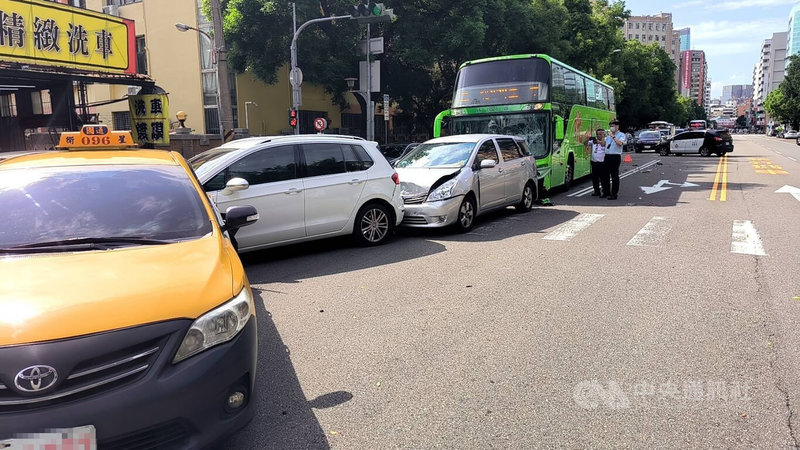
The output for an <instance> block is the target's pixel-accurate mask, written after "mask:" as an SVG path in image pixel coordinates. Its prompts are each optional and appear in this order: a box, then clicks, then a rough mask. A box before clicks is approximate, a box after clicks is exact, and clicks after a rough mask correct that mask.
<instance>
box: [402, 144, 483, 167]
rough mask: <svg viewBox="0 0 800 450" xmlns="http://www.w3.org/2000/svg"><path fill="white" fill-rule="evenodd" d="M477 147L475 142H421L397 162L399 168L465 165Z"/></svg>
mask: <svg viewBox="0 0 800 450" xmlns="http://www.w3.org/2000/svg"><path fill="white" fill-rule="evenodd" d="M474 148H475V143H474V142H437V143H427V144H421V145H419V146H418V147H416V148H415V149H414V150H412V151H411V152H410V153H409V154H407V155H406V156H404V157H402V158H401V159H400V161H398V162H397V165H396V167H398V168H418V167H428V168H455V167H464V165H465V164H467V160H468V159H469V157H470V155H471V154H472V150H473V149H474Z"/></svg>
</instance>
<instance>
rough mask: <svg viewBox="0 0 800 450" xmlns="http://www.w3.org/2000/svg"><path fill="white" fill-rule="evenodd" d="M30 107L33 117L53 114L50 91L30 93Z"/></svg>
mask: <svg viewBox="0 0 800 450" xmlns="http://www.w3.org/2000/svg"><path fill="white" fill-rule="evenodd" d="M31 107H32V108H33V115H35V116H40V115H49V114H53V106H52V104H51V103H50V90H49V89H46V90H43V91H33V92H31Z"/></svg>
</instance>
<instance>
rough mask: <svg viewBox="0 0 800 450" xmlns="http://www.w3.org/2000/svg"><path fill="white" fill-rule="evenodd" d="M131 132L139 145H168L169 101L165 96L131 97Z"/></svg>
mask: <svg viewBox="0 0 800 450" xmlns="http://www.w3.org/2000/svg"><path fill="white" fill-rule="evenodd" d="M128 107H129V108H130V110H131V128H133V129H132V130H131V132H132V133H133V139H134V140H135V141H136V143H137V144H139V145H144V144H153V145H169V99H168V98H167V95H166V94H150V95H132V96H130V97H128Z"/></svg>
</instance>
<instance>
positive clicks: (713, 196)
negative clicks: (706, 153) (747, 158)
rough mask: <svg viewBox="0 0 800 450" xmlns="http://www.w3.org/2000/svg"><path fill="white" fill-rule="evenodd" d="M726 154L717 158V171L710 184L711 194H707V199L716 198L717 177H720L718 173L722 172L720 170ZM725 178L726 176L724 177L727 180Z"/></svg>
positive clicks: (713, 199)
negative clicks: (712, 182) (712, 183)
mask: <svg viewBox="0 0 800 450" xmlns="http://www.w3.org/2000/svg"><path fill="white" fill-rule="evenodd" d="M727 156H728V155H727V154H725V155H724V156H723V157H721V158H719V162H718V163H717V173H716V174H715V175H714V185H713V186H711V195H709V196H708V199H709V200H711V201H712V202H714V201H716V200H717V190H718V189H719V179H720V175H721V174H722V171H723V170H724V160H725V158H726V157H727ZM727 179H728V178H727V177H725V180H726V181H727ZM720 197H721V196H720ZM720 201H723V200H722V198H720Z"/></svg>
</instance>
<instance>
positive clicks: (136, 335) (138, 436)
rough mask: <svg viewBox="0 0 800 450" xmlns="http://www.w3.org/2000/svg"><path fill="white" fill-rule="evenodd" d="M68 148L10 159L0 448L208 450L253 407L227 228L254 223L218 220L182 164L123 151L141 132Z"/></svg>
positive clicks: (242, 284) (243, 210)
mask: <svg viewBox="0 0 800 450" xmlns="http://www.w3.org/2000/svg"><path fill="white" fill-rule="evenodd" d="M92 141H94V143H92V144H91V145H94V146H95V147H94V148H86V147H85V146H86V145H89V144H86V143H90V142H92ZM61 142H62V144H59V145H60V146H63V147H67V148H68V151H57V152H46V153H39V154H31V155H25V156H18V157H15V158H10V159H6V160H4V161H3V162H0V205H3V210H4V217H6V220H3V221H0V265H2V267H3V270H1V271H0V310H2V318H3V320H0V361H2V364H0V411H2V413H0V415H1V416H2V420H0V448H8V447H10V448H45V447H48V446H47V445H45V444H42V443H41V442H49V443H53V445H52V448H68V447H67V445H66V444H65V443H66V442H67V439H66V436H70V438H69V439H70V440H72V438H75V442H78V441H80V442H81V444H80V447H82V448H131V446H134V447H136V448H145V447H146V448H177V447H180V448H206V447H211V446H213V445H214V444H215V443H216V442H217V441H218V440H219V439H221V438H223V437H225V436H227V435H229V434H231V433H234V432H236V431H237V430H238V429H239V428H241V427H243V426H245V425H246V424H247V423H248V422H249V421H250V420H251V419H252V417H253V414H254V412H255V411H256V409H257V407H256V405H255V402H254V401H253V400H254V399H255V398H256V397H255V396H254V395H255V393H254V392H253V390H254V387H255V379H256V365H257V358H258V333H257V324H256V309H255V302H254V298H253V294H252V292H251V289H250V284H249V282H248V280H247V275H246V274H245V271H244V268H243V266H242V263H241V261H240V260H239V256H238V255H237V254H236V252H235V250H234V249H233V245H232V243H231V241H230V239H229V238H228V236H227V232H231V231H234V230H235V229H237V228H239V227H242V226H245V225H249V224H252V223H253V222H255V221H256V220H257V219H258V213H257V212H256V210H255V208H253V207H252V206H240V207H235V208H231V209H228V210H227V221H225V222H221V221H219V219H218V213H217V212H216V211H215V210H214V208H213V205H212V204H211V202H210V201H209V200H208V197H207V196H206V194H205V193H204V192H203V191H202V189H201V188H200V185H199V183H198V182H197V179H196V178H195V176H194V174H193V173H192V169H191V168H190V167H189V165H188V164H187V163H186V161H185V160H184V159H183V157H182V156H181V155H180V154H179V153H177V152H168V151H160V150H139V149H129V148H128V149H125V147H128V146H127V145H120V146H114V145H113V144H112V143H120V144H124V143H132V142H133V139H132V138H131V135H130V133H129V132H119V131H110V130H109V129H108V127H105V126H100V125H97V126H90V125H87V126H84V127H83V130H82V131H81V132H80V133H77V132H76V133H72V132H69V133H64V134H62V136H61ZM81 143H83V145H84V147H80V144H81ZM73 144H75V145H73ZM70 146H71V147H70ZM53 429H59V430H60V431H59V433H57V434H54V432H53ZM45 431H49V433H48V434H46V436H47V437H46V438H45V437H42V434H41V433H44V432H45ZM62 433H63V434H62ZM34 436H36V437H34ZM54 436H57V439H56V438H55V437H54ZM62 437H65V439H63V440H62ZM34 440H35V441H36V442H33V443H32V441H34ZM76 446H77V444H76ZM69 448H72V447H71V446H70V447H69Z"/></svg>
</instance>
